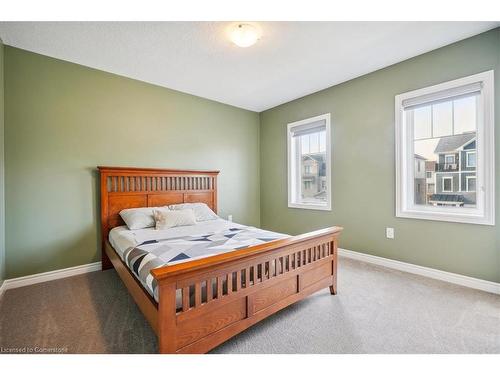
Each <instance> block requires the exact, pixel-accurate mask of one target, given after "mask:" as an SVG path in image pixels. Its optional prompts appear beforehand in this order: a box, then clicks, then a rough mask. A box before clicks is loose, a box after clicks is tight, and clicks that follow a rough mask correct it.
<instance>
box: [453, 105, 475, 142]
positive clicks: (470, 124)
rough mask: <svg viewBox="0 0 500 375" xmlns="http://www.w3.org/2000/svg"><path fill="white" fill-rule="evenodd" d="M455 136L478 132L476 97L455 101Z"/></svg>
mask: <svg viewBox="0 0 500 375" xmlns="http://www.w3.org/2000/svg"><path fill="white" fill-rule="evenodd" d="M453 111H454V116H453V117H454V120H455V124H454V128H455V134H460V133H465V132H469V131H475V130H476V97H475V96H472V97H469V98H463V99H457V100H454V101H453Z"/></svg>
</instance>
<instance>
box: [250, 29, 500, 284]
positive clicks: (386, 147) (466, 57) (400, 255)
mask: <svg viewBox="0 0 500 375" xmlns="http://www.w3.org/2000/svg"><path fill="white" fill-rule="evenodd" d="M490 69H495V70H496V72H495V73H496V77H495V91H496V93H497V95H496V106H495V109H496V113H497V115H496V150H497V153H496V165H497V170H498V166H500V151H499V150H500V148H499V145H500V129H499V126H498V124H499V120H498V119H499V116H500V105H499V98H500V29H498V28H497V29H495V30H492V31H489V32H487V33H484V34H481V35H478V36H475V37H473V38H470V39H466V40H464V41H461V42H458V43H455V44H452V45H449V46H446V47H443V48H440V49H438V50H435V51H432V52H429V53H426V54H424V55H421V56H418V57H415V58H412V59H410V60H406V61H404V62H401V63H399V64H396V65H393V66H390V67H388V68H385V69H382V70H379V71H376V72H374V73H371V74H368V75H365V76H362V77H360V78H357V79H353V80H351V81H348V82H346V83H343V84H340V85H337V86H334V87H331V88H328V89H326V90H323V91H320V92H317V93H314V94H312V95H309V96H306V97H303V98H301V99H298V100H295V101H292V102H289V103H286V104H283V105H280V106H278V107H276V108H273V109H270V110H268V111H265V112H263V113H261V114H260V118H261V126H260V129H261V131H260V141H261V146H260V147H261V177H260V178H261V225H262V226H263V227H264V228H267V229H271V230H276V231H280V232H288V233H292V234H296V233H300V232H304V231H308V230H312V229H317V228H321V227H326V226H330V225H334V224H338V225H342V226H344V227H345V231H344V233H343V234H342V237H341V243H340V245H341V247H343V248H346V249H350V250H355V251H359V252H364V253H369V254H373V255H377V256H381V257H386V258H390V259H396V260H401V261H405V262H409V263H414V264H418V265H422V266H427V267H433V268H437V269H441V270H445V271H450V272H456V273H459V274H464V275H468V276H472V277H478V278H481V279H486V280H491V281H496V282H500V234H499V229H498V224H497V226H495V227H492V226H481V225H472V224H455V223H445V222H437V221H426V220H414V219H400V218H396V217H395V214H394V213H395V182H394V181H395V167H394V96H395V95H396V94H398V93H402V92H406V91H410V90H414V89H418V88H421V87H425V86H429V85H433V84H437V83H440V82H444V81H448V80H452V79H455V78H460V77H463V76H467V75H470V74H474V73H478V72H482V71H486V70H490ZM327 112H329V113H331V116H332V133H333V135H332V138H333V139H332V141H333V153H332V154H333V155H332V159H333V164H332V179H333V209H332V211H331V212H325V211H312V210H301V209H291V208H288V207H287V188H286V180H287V176H286V173H287V172H286V171H287V167H286V124H287V123H289V122H293V121H297V120H301V119H304V118H308V117H311V116H315V115H319V114H323V113H327ZM499 177H500V174H498V173H497V174H496V186H497V190H496V202H497V207H496V212H497V222H498V221H499V215H498V213H499V212H500V208H499V204H498V203H499V202H500V196H499V191H500V179H499ZM385 227H394V228H395V236H396V238H395V239H394V240H388V239H386V238H385Z"/></svg>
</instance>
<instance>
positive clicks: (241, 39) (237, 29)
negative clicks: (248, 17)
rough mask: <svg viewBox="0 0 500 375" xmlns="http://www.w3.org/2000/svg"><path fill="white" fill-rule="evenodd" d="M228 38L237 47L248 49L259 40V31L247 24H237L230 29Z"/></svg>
mask: <svg viewBox="0 0 500 375" xmlns="http://www.w3.org/2000/svg"><path fill="white" fill-rule="evenodd" d="M230 38H231V41H232V42H233V43H234V44H236V45H237V46H238V47H243V48H245V47H250V46H252V45H254V44H255V43H256V42H257V40H259V30H258V29H257V27H255V26H254V25H250V24H249V23H238V24H236V25H234V26H233V27H232V29H231V32H230Z"/></svg>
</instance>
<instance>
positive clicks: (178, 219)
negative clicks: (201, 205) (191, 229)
mask: <svg viewBox="0 0 500 375" xmlns="http://www.w3.org/2000/svg"><path fill="white" fill-rule="evenodd" d="M153 215H154V219H155V221H156V229H159V230H161V229H168V228H173V227H180V226H184V225H195V224H196V217H195V216H194V211H193V210H189V209H188V210H177V211H170V210H169V209H155V210H154V211H153Z"/></svg>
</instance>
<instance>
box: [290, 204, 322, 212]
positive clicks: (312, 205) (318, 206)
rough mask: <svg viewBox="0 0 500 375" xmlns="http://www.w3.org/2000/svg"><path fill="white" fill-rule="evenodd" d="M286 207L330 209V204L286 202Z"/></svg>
mask: <svg viewBox="0 0 500 375" xmlns="http://www.w3.org/2000/svg"><path fill="white" fill-rule="evenodd" d="M288 208H301V209H304V210H317V211H331V210H332V207H331V205H329V204H327V205H319V204H305V203H288Z"/></svg>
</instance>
